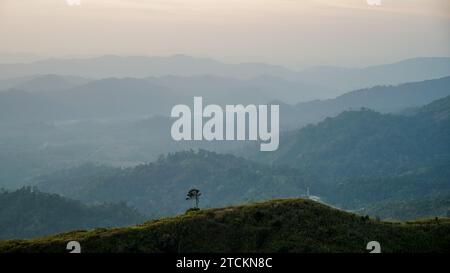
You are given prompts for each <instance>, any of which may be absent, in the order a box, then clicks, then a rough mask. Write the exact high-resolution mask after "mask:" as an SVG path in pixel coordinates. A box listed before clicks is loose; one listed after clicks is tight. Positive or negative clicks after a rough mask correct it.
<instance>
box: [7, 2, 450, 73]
mask: <svg viewBox="0 0 450 273" xmlns="http://www.w3.org/2000/svg"><path fill="white" fill-rule="evenodd" d="M67 1H72V0H0V62H1V61H2V58H1V56H6V55H8V54H13V53H21V54H35V55H38V56H45V57H76V56H97V55H106V54H117V55H149V56H156V55H158V56H161V55H172V54H187V55H193V56H201V57H211V58H215V59H218V60H222V61H227V62H268V63H274V64H280V65H285V66H290V67H296V66H305V65H338V66H367V65H373V64H381V63H389V62H395V61H398V60H402V59H406V58H412V57H419V56H423V57H425V56H450V0H381V1H382V4H381V6H369V5H368V4H367V2H366V1H367V0H81V5H79V6H78V5H74V6H71V5H68V4H67ZM372 1H374V0H372ZM375 1H376V0H375Z"/></svg>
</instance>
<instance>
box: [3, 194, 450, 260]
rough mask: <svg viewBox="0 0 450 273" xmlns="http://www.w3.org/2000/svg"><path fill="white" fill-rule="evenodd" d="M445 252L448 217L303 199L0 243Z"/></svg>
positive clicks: (45, 247) (35, 247) (100, 248)
mask: <svg viewBox="0 0 450 273" xmlns="http://www.w3.org/2000/svg"><path fill="white" fill-rule="evenodd" d="M71 240H77V241H79V242H80V244H81V249H82V252H366V251H367V250H366V245H367V243H368V242H369V241H378V242H380V244H381V248H382V252H450V247H449V246H450V220H449V219H448V218H442V219H434V220H430V221H423V222H410V223H388V222H377V221H374V220H372V219H369V218H368V217H361V216H357V215H354V214H351V213H347V212H344V211H340V210H337V209H333V208H330V207H327V206H325V205H323V204H320V203H316V202H313V201H310V200H304V199H285V200H273V201H269V202H264V203H257V204H252V205H245V206H236V207H227V208H221V209H208V210H201V211H197V212H189V213H187V214H184V215H180V216H177V217H172V218H165V219H161V220H156V221H151V222H148V223H145V224H143V225H139V226H134V227H129V228H116V229H97V230H92V231H75V232H71V233H65V234H60V235H55V236H51V237H46V238H40V239H35V240H29V241H25V240H15V241H3V242H0V252H45V253H47V252H51V253H53V252H66V244H67V242H69V241H71Z"/></svg>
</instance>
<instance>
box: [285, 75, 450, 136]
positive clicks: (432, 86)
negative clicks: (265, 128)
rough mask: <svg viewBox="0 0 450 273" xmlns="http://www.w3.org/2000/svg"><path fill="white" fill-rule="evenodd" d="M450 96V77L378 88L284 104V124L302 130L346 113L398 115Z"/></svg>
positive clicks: (286, 126)
mask: <svg viewBox="0 0 450 273" xmlns="http://www.w3.org/2000/svg"><path fill="white" fill-rule="evenodd" d="M449 95H450V77H445V78H441V79H435V80H427V81H422V82H413V83H405V84H401V85H397V86H376V87H372V88H366V89H360V90H355V91H352V92H348V93H346V94H344V95H341V96H339V97H337V98H335V99H328V100H316V101H310V102H304V103H298V104H296V105H288V104H283V103H281V102H280V104H281V107H280V108H281V116H282V117H283V118H282V120H281V123H282V124H283V125H284V127H285V128H299V127H301V126H304V125H306V124H309V123H315V122H318V121H321V120H323V119H325V118H326V117H333V116H336V115H337V114H339V113H341V112H342V111H348V110H358V109H360V108H369V109H372V110H375V111H378V112H382V113H398V112H400V111H402V110H404V109H406V108H414V107H420V106H423V105H425V104H428V103H430V102H432V101H434V100H437V99H440V98H443V97H446V96H449Z"/></svg>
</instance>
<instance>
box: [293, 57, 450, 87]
mask: <svg viewBox="0 0 450 273" xmlns="http://www.w3.org/2000/svg"><path fill="white" fill-rule="evenodd" d="M449 75H450V58H449V57H428V58H413V59H407V60H403V61H399V62H396V63H391V64H383V65H375V66H369V67H364V68H340V67H313V68H310V69H306V70H304V71H301V73H300V75H299V77H298V80H299V81H303V82H306V83H308V82H309V83H312V82H314V83H318V82H321V83H322V85H324V86H328V87H333V88H335V89H339V90H346V91H350V90H354V89H361V88H366V87H372V86H376V85H397V84H401V83H407V82H417V81H422V80H429V79H435V78H442V77H446V76H449Z"/></svg>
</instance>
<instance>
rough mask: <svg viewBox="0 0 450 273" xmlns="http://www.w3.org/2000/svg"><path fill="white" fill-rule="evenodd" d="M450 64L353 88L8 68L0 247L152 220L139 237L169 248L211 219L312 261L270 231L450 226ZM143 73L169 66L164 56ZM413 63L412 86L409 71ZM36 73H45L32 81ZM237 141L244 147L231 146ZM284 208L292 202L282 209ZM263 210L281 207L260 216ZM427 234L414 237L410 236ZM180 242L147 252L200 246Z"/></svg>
mask: <svg viewBox="0 0 450 273" xmlns="http://www.w3.org/2000/svg"><path fill="white" fill-rule="evenodd" d="M105 58H108V57H103V58H100V59H98V58H93V59H91V60H90V65H92V66H101V63H102V62H103V61H105ZM118 58H119V57H118ZM177 58H182V61H183V62H185V61H186V58H187V57H186V56H183V57H170V61H168V62H167V66H170V65H173V62H175V63H176V62H177ZM113 60H115V58H113ZM110 61H111V60H110ZM187 61H195V58H192V59H190V58H187ZM438 61H439V64H441V63H442V62H444V63H445V64H446V66H445V67H444V69H441V70H439V69H436V71H435V70H433V71H434V72H435V73H434V74H433V75H431V76H429V75H428V74H429V69H428V68H429V67H433V62H436V60H435V59H432V58H430V59H427V58H424V59H417V60H406V61H403V62H401V63H400V64H387V65H384V66H382V67H381V68H380V67H377V71H378V70H379V69H381V70H383V71H384V72H383V73H380V74H377V75H378V76H377V77H374V79H376V80H374V79H371V80H370V81H369V80H368V81H366V82H361V78H360V77H358V75H360V73H362V72H355V71H353V70H352V71H350V70H349V71H348V74H346V75H342V77H343V79H345V80H346V81H347V84H344V81H339V84H338V83H337V82H336V79H331V78H326V77H325V78H320V77H319V76H317V75H316V76H315V77H313V76H312V75H311V73H318V74H320V73H323V72H322V71H316V72H314V71H310V70H309V71H308V72H307V73H306V72H301V71H300V72H298V71H289V72H286V71H285V73H280V71H279V70H273V71H271V70H270V67H265V69H264V71H265V72H267V73H266V74H260V73H259V72H258V71H260V70H262V68H261V67H260V68H259V69H256V68H255V71H251V70H249V69H248V68H244V67H239V65H236V69H233V70H226V67H227V64H221V63H217V66H218V67H221V69H219V68H217V71H218V72H217V71H216V72H215V70H211V69H209V68H208V67H207V66H205V67H203V68H202V66H199V65H197V66H196V69H198V70H199V71H198V72H199V73H200V74H196V73H194V74H192V75H186V73H187V72H186V71H184V72H183V73H180V75H177V74H174V75H170V76H167V75H164V76H151V77H148V75H147V76H146V77H140V76H141V74H142V73H144V72H143V71H141V70H139V69H137V70H136V71H134V74H133V73H132V72H133V71H131V70H130V71H129V73H131V75H126V76H127V77H124V78H118V77H116V75H115V73H116V72H117V71H114V69H113V67H119V66H120V63H122V62H125V63H126V62H130V60H128V59H127V58H125V57H123V59H122V60H120V61H119V63H118V64H116V66H108V67H109V69H106V68H103V70H102V71H103V73H105V74H104V75H94V74H92V75H86V74H85V73H81V72H82V71H84V70H82V71H81V72H80V71H75V70H74V69H75V68H74V67H73V66H71V62H72V61H70V60H67V61H64V60H61V63H62V64H63V65H62V64H60V65H62V66H61V67H60V68H61V70H62V71H65V72H70V74H66V73H64V74H58V73H55V72H56V71H54V70H52V69H54V68H52V69H50V67H51V66H50V65H47V66H45V67H46V68H45V67H40V68H39V71H44V72H46V73H48V74H39V73H32V74H27V75H20V76H19V75H17V70H16V69H17V68H16V67H15V66H13V65H11V66H8V65H7V64H2V65H0V71H1V72H2V79H0V162H1V164H0V188H2V190H1V191H0V239H3V240H5V239H24V238H36V237H40V236H46V235H51V234H56V233H61V232H72V231H73V232H77V231H76V230H88V231H87V232H88V233H87V234H84V233H82V234H84V235H86V236H88V237H86V238H88V239H89V238H91V237H89V236H91V235H92V236H94V237H92V238H97V237H95V236H97V233H98V234H100V235H99V236H100V237H101V236H102V234H103V233H108V232H109V229H107V228H111V227H126V226H130V225H138V224H142V223H146V224H144V226H139V225H138V226H137V227H139V228H143V229H145V228H146V226H145V225H149V228H150V227H151V231H148V232H147V231H146V232H147V233H146V234H153V233H152V232H155V233H154V235H152V236H156V237H158V238H159V236H160V235H159V234H160V233H159V232H162V233H163V234H166V233H165V232H166V231H164V230H165V229H166V228H167V229H169V230H172V229H177V228H178V225H177V224H173V225H174V226H172V221H177V220H180V219H181V220H180V221H187V222H188V223H189V225H192V226H188V227H186V228H187V229H189V230H190V229H191V228H192V230H191V232H194V231H195V230H196V229H199V230H200V228H199V227H198V226H197V225H200V224H198V223H197V222H196V221H197V220H198V221H207V222H208V223H210V224H211V225H212V226H214V227H215V228H217V229H218V230H221V229H220V228H221V225H222V224H223V225H230V227H234V223H235V222H234V220H232V219H237V220H236V221H237V222H239V223H240V224H241V225H243V226H244V230H243V231H242V232H243V234H246V235H245V236H250V237H251V236H253V235H251V234H256V235H255V236H257V237H255V242H256V245H251V246H246V247H249V248H248V249H249V250H254V249H258V248H257V247H258V246H259V245H260V246H261V247H264V246H267V247H268V249H269V250H276V251H291V250H292V251H293V250H296V251H308V250H312V249H309V248H308V246H307V245H299V246H295V247H294V246H288V245H285V244H281V243H280V244H281V245H282V247H281V246H280V248H279V249H278V248H271V247H275V246H277V247H278V245H276V244H275V243H274V245H270V246H268V245H266V244H265V242H267V241H268V240H269V241H270V240H274V242H276V240H278V239H277V238H275V237H276V236H275V237H274V236H272V235H271V234H272V233H271V232H272V231H273V230H285V229H286V230H289V227H288V225H287V224H286V223H287V222H289V221H291V220H292V221H294V222H293V223H292V224H293V225H307V224H308V223H302V222H301V221H300V220H299V222H295V221H297V220H298V219H300V216H298V215H301V216H302V217H304V216H305V215H306V217H310V218H308V219H312V218H314V217H313V216H312V215H311V214H310V212H309V211H308V209H311V210H312V211H313V212H314V211H316V209H317V213H318V214H320V215H322V216H323V217H324V218H323V219H322V218H320V217H319V218H317V217H316V218H317V219H318V220H317V221H319V220H320V221H326V219H334V218H333V217H337V218H336V219H340V220H336V221H337V222H339V223H340V224H342V229H343V230H344V226H345V227H348V226H353V225H356V226H355V230H356V231H355V232H356V233H358V232H360V231H361V232H362V233H361V234H365V233H364V232H366V231H367V230H365V228H366V224H365V223H370V224H373V225H374V226H373V228H374V229H376V228H379V229H380V230H383V229H384V228H385V227H384V226H383V225H384V224H385V223H384V222H381V221H389V222H392V223H396V222H399V221H413V220H423V219H435V218H436V219H441V218H442V219H444V220H436V221H445V219H446V217H448V216H449V215H450V76H449V75H450V59H449V58H441V59H439V60H438ZM65 62H67V63H65ZM82 62H88V61H87V60H83V61H80V63H82ZM142 62H145V67H146V68H148V67H152V66H155V65H154V64H153V63H152V59H146V58H143V60H142ZM404 63H406V64H407V65H405V64H404ZM413 64H415V66H414V65H413ZM36 65H37V66H39V65H41V64H36ZM159 65H160V63H159ZM23 66H25V64H24V65H23ZM413 66H414V69H412V67H413ZM136 67H139V66H136ZM155 67H156V66H155ZM408 67H409V68H410V69H411V71H413V72H411V75H414V77H413V76H407V75H406V74H407V71H408V69H407V68H408ZM436 67H441V65H439V66H438V65H436ZM44 68H45V69H48V71H46V70H45V69H44ZM421 68H423V70H421ZM27 69H29V70H30V71H31V72H33V71H34V70H33V69H35V68H33V67H31V66H30V67H29V68H26V69H25V68H24V67H21V68H20V71H27ZM155 69H156V68H155ZM239 69H243V70H245V71H246V74H245V75H244V74H242V75H240V74H239V71H240V70H239ZM370 69H371V68H370V67H369V68H365V69H364V71H365V70H370ZM144 70H145V69H144ZM174 71H175V70H174ZM223 71H228V72H229V74H227V75H224V73H222V72H223ZM388 71H389V73H388ZM396 71H397V72H396ZM417 71H423V73H422V74H423V75H422V76H421V74H420V73H418V72H417ZM31 72H30V73H31ZM185 72H186V73H185ZM206 72H208V73H206ZM41 73H42V72H41ZM161 73H162V72H161ZM201 73H205V75H203V74H201ZM396 73H397V74H398V75H397V78H396V79H394V80H393V78H395V75H396ZM71 74H72V75H71ZM249 74H250V75H249ZM340 74H342V72H340ZM12 75H15V76H17V77H13V76H12ZM68 75H71V76H68ZM355 75H356V76H355ZM382 75H389V77H387V78H383V77H382ZM412 77H413V79H414V80H411V78H412ZM338 86H339V88H337V87H338ZM334 87H336V88H334ZM353 87H357V88H355V89H352V88H353ZM193 102H194V104H193ZM191 105H193V106H194V107H193V108H191ZM230 106H231V107H234V108H233V109H231V108H230ZM238 106H242V107H241V108H240V109H238ZM274 106H277V107H276V108H274ZM171 109H172V111H171ZM229 113H231V114H232V115H233V117H232V120H233V122H232V124H231V125H230V124H229V123H230V122H229V120H227V119H226V117H227V115H228V114H229ZM246 114H247V115H246ZM252 115H253V116H252ZM252 117H253V119H252ZM278 137H279V138H278ZM235 139H237V140H245V141H217V140H235ZM184 140H195V141H184ZM269 146H270V147H269ZM190 189H199V191H201V193H202V195H201V197H200V199H199V208H197V209H199V210H198V211H190V209H192V208H191V205H192V203H190V202H188V201H186V200H185V199H186V193H187V192H188V191H189V190H190ZM298 198H301V199H299V200H304V201H296V200H297V199H298ZM280 199H283V200H285V199H286V200H291V201H286V202H287V203H285V201H272V200H280ZM261 201H265V202H267V203H264V204H263V205H254V204H255V202H261ZM272 202H274V203H272ZM278 202H281V203H278ZM289 202H291V203H289ZM310 202H312V203H310ZM257 204H259V203H257ZM235 206H237V207H235ZM241 206H243V207H241ZM245 206H248V207H245ZM255 206H256V207H255ZM260 206H261V207H260ZM278 206H280V207H282V208H283V210H284V212H283V213H281V212H280V211H278V210H277V208H278ZM284 206H285V207H284ZM222 207H225V209H224V211H222V210H221V209H218V208H222ZM293 207H295V208H296V209H295V210H293V209H292V208H293ZM227 208H228V210H227ZM291 209H292V211H291ZM334 209H336V210H338V212H336V211H334ZM228 212H230V213H231V214H233V215H234V216H230V215H228V214H227V213H228ZM341 212H342V214H341ZM311 213H312V212H311ZM346 213H348V214H346ZM297 214H298V215H297ZM177 215H178V216H177ZM180 215H181V216H180ZM274 215H280V216H279V217H285V218H279V219H278V218H277V217H278V216H274ZM327 215H328V216H329V217H328V218H327ZM330 215H332V216H330ZM173 216H176V217H175V218H167V220H165V219H166V217H173ZM244 216H245V217H244ZM297 216H298V217H299V218H297ZM322 216H321V217H322ZM177 217H181V218H177ZM183 217H186V219H185V218H183ZM190 217H194V218H195V217H198V219H197V218H195V219H194V218H190ZM228 217H231V218H228ZM232 217H235V218H232ZM357 217H361V218H357ZM365 217H367V218H365ZM291 218H292V219H291ZM316 218H314V219H316ZM159 219H162V220H159ZM287 219H291V220H287ZM296 219H297V220H296ZM321 219H322V220H321ZM147 221H150V222H147ZM152 221H155V222H152ZM189 221H192V222H189ZM424 221H425V220H424ZM285 222H286V223H285ZM258 223H263V224H264V225H267V226H264V225H262V224H261V225H262V226H261V225H259V224H258ZM360 223H363V224H361V225H362V226H364V227H361V225H360ZM160 224H161V225H160ZM216 224H217V226H215V225H216ZM166 225H167V226H166ZM367 225H369V224H367ZM378 225H379V226H378ZM255 226H256V227H258V228H257V231H254V230H253V228H255ZM269 226H270V227H271V228H270V229H267V230H266V229H265V227H269ZM443 226H444V225H443ZM247 227H248V230H247V229H245V228H247ZM94 228H96V229H94ZM367 228H368V229H370V230H371V228H372V227H370V228H369V227H368V226H367ZM441 228H442V227H441ZM93 229H94V231H92V234H91V233H89V232H90V230H93ZM159 229H161V230H159ZM234 229H236V228H234ZM308 230H314V229H313V228H311V227H310V226H308ZM400 230H401V228H399V231H398V232H399V234H400V232H401V231H400ZM421 230H422V226H419V227H418V229H417V230H413V228H411V233H408V235H405V236H407V237H408V238H413V237H414V236H416V233H415V232H418V233H420V232H421ZM80 232H81V231H80ZM124 232H128V231H127V230H124ZM177 232H178V231H177ZM180 232H181V231H180ZM223 232H224V233H223V234H225V233H226V231H223ZM290 232H291V233H289V234H293V235H292V236H297V235H298V234H296V233H295V232H294V231H290ZM317 232H320V229H319V230H318V231H317ZM323 232H325V233H326V232H331V231H325V230H324V231H323ZM342 232H344V231H342ZM408 232H409V231H408ZM194 233H195V232H194ZM344 233H345V232H344ZM344 233H343V234H344ZM77 234H78V233H77ZM108 234H109V233H108ZM176 234H178V233H176ZM180 234H181V233H180ZM345 234H347V233H345ZM386 234H387V232H386ZM84 235H82V236H84ZM61 236H63V238H66V237H64V236H66V235H61ZM67 236H68V235H67ZM80 236H81V235H80ZM108 236H109V235H108ZM130 236H134V235H130ZM136 236H137V235H136ZM230 236H235V235H230ZM236 236H238V235H236ZM242 236H244V235H242ZM298 236H300V235H298ZM336 236H337V235H336ZM349 236H350V235H349ZM380 236H381V235H380ZM383 236H384V235H383ZM386 236H388V235H386ZM430 236H431V235H430ZM156 237H155V238H156ZM300 237H301V236H300ZM108 238H109V237H108ZM152 238H153V237H152ZM226 238H228V237H226ZM226 238H225V239H224V242H225V241H227V240H228V239H226ZM295 238H297V237H295ZM295 238H293V239H292V240H297V239H295ZM317 238H319V237H317ZM386 238H387V237H386ZM389 238H390V239H391V240H395V239H394V238H391V237H389ZM399 238H401V236H399ZM428 239H429V240H435V238H434V237H433V238H431V237H430V238H428ZM89 240H90V239H89ZM92 240H94V239H92ZM95 240H97V239H95ZM152 240H153V241H155V240H156V239H154V238H153V239H152ZM161 240H162V239H161ZM174 240H175V241H176V242H175V241H173V242H172V241H170V240H168V241H167V240H166V241H164V242H162V241H161V242H160V244H158V245H151V244H150V243H149V247H154V248H151V250H155V249H157V250H158V251H166V250H167V251H173V250H174V249H175V251H176V250H177V248H178V247H179V248H183V247H184V248H186V249H189V246H188V245H187V243H186V244H183V243H181V241H180V240H181V239H179V238H178V237H177V238H176V239H174ZM408 240H409V239H408ZM424 240H425V239H424ZM153 241H152V242H153ZM156 241H157V240H156ZM7 242H8V241H7ZM158 242H159V241H158ZM271 242H272V241H271ZM320 244H321V243H318V245H320ZM399 244H400V245H401V243H399ZM5 247H9V246H7V245H6V246H5ZM129 247H130V249H131V250H132V249H133V248H132V247H133V246H129ZM199 247H200V248H199V249H202V248H201V246H199ZM211 247H212V248H213V246H211ZM226 247H229V248H230V249H233V247H237V246H233V245H227V246H226ZM253 247H254V248H253ZM291 247H292V249H291ZM348 247H349V248H348V249H353V247H356V246H353V245H348ZM387 247H388V248H389V247H390V246H387ZM1 248H2V245H1V244H0V251H1ZM395 249H396V248H395V247H392V250H395ZM314 250H317V251H320V250H321V249H320V248H317V249H314Z"/></svg>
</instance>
